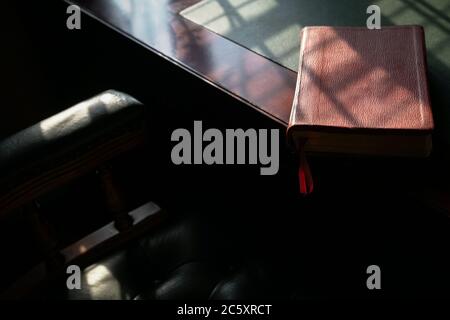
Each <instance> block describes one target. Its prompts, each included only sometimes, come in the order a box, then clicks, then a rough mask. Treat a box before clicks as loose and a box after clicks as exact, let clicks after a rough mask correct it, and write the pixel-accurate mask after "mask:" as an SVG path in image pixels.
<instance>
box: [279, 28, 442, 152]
mask: <svg viewBox="0 0 450 320" xmlns="http://www.w3.org/2000/svg"><path fill="white" fill-rule="evenodd" d="M432 129H433V117H432V113H431V107H430V100H429V94H428V85H427V76H426V57H425V41H424V32H423V28H422V27H421V26H393V27H382V28H381V29H375V30H369V29H367V28H365V27H325V26H324V27H305V28H303V29H302V31H301V48H300V60H299V71H298V78H297V87H296V93H295V97H294V101H293V106H292V111H291V117H290V122H289V127H288V131H287V135H288V139H289V141H290V142H291V143H293V144H295V146H296V147H297V148H299V149H302V152H303V151H305V152H331V153H353V154H369V155H370V154H375V155H393V156H427V155H428V154H429V152H430V150H431V130H432Z"/></svg>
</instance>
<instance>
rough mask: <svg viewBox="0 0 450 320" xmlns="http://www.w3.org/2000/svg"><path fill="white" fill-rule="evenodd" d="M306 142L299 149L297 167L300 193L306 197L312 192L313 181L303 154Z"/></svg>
mask: <svg viewBox="0 0 450 320" xmlns="http://www.w3.org/2000/svg"><path fill="white" fill-rule="evenodd" d="M305 142H306V140H304V141H303V142H302V144H301V145H300V148H299V166H298V180H299V184H300V193H301V194H302V195H308V194H310V193H312V192H313V189H314V181H313V178H312V174H311V169H310V168H309V164H308V160H307V159H306V155H305V152H304V145H305Z"/></svg>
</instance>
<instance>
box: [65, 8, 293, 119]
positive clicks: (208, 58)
mask: <svg viewBox="0 0 450 320" xmlns="http://www.w3.org/2000/svg"><path fill="white" fill-rule="evenodd" d="M199 1H200V0H158V1H140V0H137V1H134V0H133V1H111V0H96V1H92V0H71V1H68V2H69V3H73V4H76V5H78V6H80V8H81V9H82V11H83V12H85V13H86V14H88V15H90V16H92V17H93V18H95V19H97V20H98V21H100V22H102V23H104V24H106V25H108V26H109V27H110V28H112V29H115V30H116V31H117V32H119V33H121V34H123V35H124V36H126V37H129V38H131V39H132V40H134V41H137V42H139V43H141V44H142V45H143V46H145V47H146V48H148V49H149V50H151V51H153V52H155V53H157V54H159V55H161V56H162V57H164V58H165V59H167V60H169V61H171V62H173V63H174V64H176V65H178V66H180V67H181V68H184V69H185V70H187V71H189V72H191V73H193V74H195V75H196V76H198V77H199V78H201V79H203V80H204V81H207V82H209V83H210V84H211V85H213V86H215V87H217V88H218V89H220V90H223V91H225V92H227V93H228V94H230V95H232V96H233V97H235V98H237V99H239V100H241V101H242V102H244V103H246V104H247V105H249V106H251V107H253V108H255V109H256V110H258V111H260V112H262V113H263V114H265V115H267V116H269V117H270V118H272V119H274V120H275V121H277V122H279V123H281V124H282V125H287V123H288V121H289V114H290V110H291V106H292V99H293V96H294V90H295V81H296V73H295V72H293V71H292V70H289V69H287V68H285V67H283V66H281V65H279V64H277V63H275V62H273V61H271V60H269V59H267V58H265V57H262V56H260V55H259V54H257V53H255V52H253V51H251V50H248V49H246V48H244V47H242V46H240V45H238V44H236V43H234V42H232V41H230V40H228V39H225V38H223V37H221V36H219V35H217V34H215V33H214V32H211V31H209V30H208V29H206V28H204V27H202V26H199V25H197V24H195V23H193V22H191V21H189V20H187V19H185V18H183V17H182V16H181V15H179V14H178V13H179V12H180V11H181V10H183V9H185V8H187V7H189V6H191V5H193V4H195V3H197V2H199Z"/></svg>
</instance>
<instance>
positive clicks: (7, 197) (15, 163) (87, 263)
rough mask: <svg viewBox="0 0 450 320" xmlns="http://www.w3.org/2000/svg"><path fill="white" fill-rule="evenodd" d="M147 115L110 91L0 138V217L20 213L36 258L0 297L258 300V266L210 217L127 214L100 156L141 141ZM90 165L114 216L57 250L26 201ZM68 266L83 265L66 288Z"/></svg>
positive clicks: (262, 277)
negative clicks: (78, 282)
mask: <svg viewBox="0 0 450 320" xmlns="http://www.w3.org/2000/svg"><path fill="white" fill-rule="evenodd" d="M147 116H148V114H147V112H146V109H145V107H144V106H143V105H142V104H141V103H139V102H138V101H137V100H135V99H134V98H132V97H130V96H128V95H126V94H123V93H120V92H117V91H113V90H110V91H106V92H104V93H102V94H100V95H98V96H96V97H93V98H91V99H89V100H86V101H84V102H82V103H80V104H77V105H76V106H74V107H71V108H69V109H67V110H65V111H63V112H61V113H59V114H57V115H54V116H53V117H51V118H48V119H46V120H44V121H41V122H40V123H38V124H36V125H34V126H32V127H30V128H27V129H25V130H23V131H21V132H19V133H17V134H15V135H14V136H12V137H10V138H7V139H6V140H4V141H2V142H1V143H0V177H1V181H0V186H1V187H0V208H1V211H0V223H1V221H4V220H7V219H9V218H10V217H11V216H14V215H15V214H18V213H20V214H23V213H24V212H25V214H26V216H27V220H28V221H29V222H30V224H31V225H33V230H34V233H35V239H36V241H37V243H39V247H40V254H41V256H42V258H43V260H44V262H43V263H41V264H39V265H38V266H36V267H35V268H34V269H32V270H31V271H30V272H29V273H28V274H26V275H25V276H24V277H22V278H21V279H19V280H18V281H16V282H15V283H14V284H13V285H12V286H11V287H10V288H9V289H8V290H6V291H5V293H4V294H3V297H4V298H23V297H28V298H38V299H41V298H48V299H191V298H193V299H235V298H236V299H237V298H239V299H240V298H256V297H267V293H268V292H269V290H268V288H269V285H268V284H269V281H268V280H267V272H266V271H265V270H264V268H263V267H262V264H260V263H256V262H255V261H253V262H252V261H250V259H248V258H242V256H236V255H234V254H233V252H234V251H233V249H234V248H236V246H239V244H236V243H233V241H230V239H229V238H227V234H226V232H227V230H226V229H225V230H224V227H223V226H221V224H220V222H217V221H215V220H214V219H207V218H205V217H208V216H211V215H208V214H204V215H202V214H201V213H200V212H196V213H195V214H190V213H189V212H182V213H167V212H164V211H162V210H160V209H159V208H158V207H157V206H156V205H155V204H153V203H148V204H146V205H144V206H143V207H142V208H141V209H138V210H136V212H134V211H133V212H134V213H131V214H128V212H127V210H126V209H125V208H126V206H124V203H123V200H122V199H121V197H120V192H119V191H118V190H119V189H118V188H117V183H116V182H115V181H114V175H113V172H112V171H111V169H110V167H109V166H108V163H109V162H110V161H111V160H112V159H115V158H116V157H118V156H121V155H122V154H124V153H126V152H127V151H129V150H131V149H133V148H136V147H140V146H144V148H145V147H146V145H145V143H146V134H147V130H146V128H145V127H146V118H147ZM95 170H98V172H99V173H100V174H99V175H100V180H101V182H102V186H103V190H104V191H105V196H106V202H107V207H108V208H109V211H110V212H111V214H112V218H111V220H114V223H111V224H109V225H107V226H104V227H103V228H100V229H99V230H97V231H95V232H94V233H92V234H90V235H88V236H86V237H85V238H83V239H81V240H80V241H78V242H77V243H75V244H72V245H71V246H69V247H67V248H61V246H60V245H59V243H58V242H57V241H56V240H55V239H54V237H53V235H52V232H51V229H50V228H49V227H48V225H47V224H46V223H44V222H43V221H42V219H41V213H42V210H43V209H45V208H37V207H36V206H35V202H36V200H37V199H39V198H40V197H41V196H43V195H44V194H46V193H49V192H52V191H54V190H56V189H58V188H60V187H61V186H64V185H65V184H67V183H69V182H70V181H72V180H74V179H76V178H79V177H80V176H83V175H85V174H87V173H88V172H91V171H95ZM24 208H26V210H24ZM149 208H150V209H151V210H150V209H149ZM145 210H147V211H145ZM150 211H151V212H150ZM212 216H214V215H212ZM71 264H77V265H79V266H80V267H81V268H82V270H83V271H82V274H83V276H82V286H81V289H74V290H69V289H68V288H67V287H66V281H65V280H66V278H67V274H66V272H65V271H66V267H67V266H68V265H71Z"/></svg>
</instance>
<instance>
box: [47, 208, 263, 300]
mask: <svg viewBox="0 0 450 320" xmlns="http://www.w3.org/2000/svg"><path fill="white" fill-rule="evenodd" d="M219 238H221V239H223V238H222V237H218V236H217V234H216V232H215V223H213V222H211V221H206V220H205V219H203V218H199V217H198V216H197V217H194V216H190V217H186V218H180V219H175V220H174V221H169V222H168V223H167V224H166V225H164V226H163V227H162V228H160V229H159V230H157V231H156V232H155V233H152V234H149V235H147V236H146V237H143V238H142V239H140V240H139V241H136V242H135V243H133V244H131V245H128V246H127V247H126V248H125V249H122V250H120V251H118V252H115V253H113V254H111V255H109V256H107V257H105V258H103V259H101V260H100V261H98V262H96V263H94V264H92V265H90V266H88V267H87V268H85V269H84V270H83V271H82V281H81V289H80V290H76V289H74V290H68V289H66V288H65V285H64V284H65V283H62V282H61V283H60V285H61V286H60V287H59V290H56V291H54V292H53V293H52V294H51V295H50V297H51V298H57V299H61V298H63V299H82V300H99V299H100V300H105V299H106V300H121V299H127V300H128V299H158V300H168V299H170V300H172V299H203V300H204V299H221V300H222V299H247V298H261V297H267V295H268V282H267V273H266V272H265V271H264V268H263V266H262V265H261V264H259V263H256V261H248V260H247V261H243V260H241V259H233V258H232V257H230V255H229V254H227V253H226V252H230V249H231V248H228V250H227V249H226V248H224V243H223V241H222V240H221V239H219ZM220 242H222V243H220Z"/></svg>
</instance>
